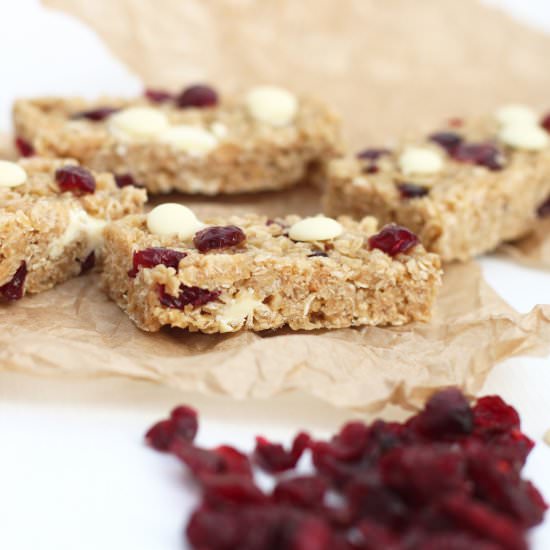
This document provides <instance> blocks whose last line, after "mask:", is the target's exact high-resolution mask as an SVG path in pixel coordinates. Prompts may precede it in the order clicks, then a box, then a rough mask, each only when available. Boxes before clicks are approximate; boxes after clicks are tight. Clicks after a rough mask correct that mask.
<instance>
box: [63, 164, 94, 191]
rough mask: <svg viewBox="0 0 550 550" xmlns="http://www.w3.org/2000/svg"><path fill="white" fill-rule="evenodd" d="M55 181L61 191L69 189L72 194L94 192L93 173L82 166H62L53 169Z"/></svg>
mask: <svg viewBox="0 0 550 550" xmlns="http://www.w3.org/2000/svg"><path fill="white" fill-rule="evenodd" d="M55 181H57V184H58V185H59V189H61V191H71V192H72V193H73V194H74V195H84V194H86V193H94V192H95V178H94V176H93V174H92V173H91V172H90V171H89V170H86V168H82V166H63V167H62V168H58V169H57V170H56V171H55Z"/></svg>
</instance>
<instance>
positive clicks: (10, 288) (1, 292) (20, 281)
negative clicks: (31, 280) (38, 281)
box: [0, 262, 27, 301]
mask: <svg viewBox="0 0 550 550" xmlns="http://www.w3.org/2000/svg"><path fill="white" fill-rule="evenodd" d="M26 278H27V264H26V262H21V265H20V266H19V267H18V268H17V271H16V272H15V274H14V276H13V277H12V278H11V280H10V281H8V282H7V283H6V284H5V285H2V286H0V296H1V297H2V298H4V299H5V300H9V301H13V300H20V299H21V298H23V294H24V290H25V279H26Z"/></svg>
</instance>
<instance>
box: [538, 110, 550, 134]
mask: <svg viewBox="0 0 550 550" xmlns="http://www.w3.org/2000/svg"><path fill="white" fill-rule="evenodd" d="M540 125H541V126H542V127H543V128H544V129H545V130H546V131H547V132H550V113H548V114H547V115H546V116H544V117H543V118H542V120H541V121H540Z"/></svg>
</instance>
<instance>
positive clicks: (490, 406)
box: [473, 395, 519, 435]
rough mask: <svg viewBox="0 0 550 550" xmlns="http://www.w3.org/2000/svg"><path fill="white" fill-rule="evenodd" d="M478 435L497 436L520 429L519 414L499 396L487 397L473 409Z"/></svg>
mask: <svg viewBox="0 0 550 550" xmlns="http://www.w3.org/2000/svg"><path fill="white" fill-rule="evenodd" d="M473 412H474V429H475V431H476V433H483V434H484V435H487V434H495V433H501V432H508V431H510V430H514V429H518V428H519V414H518V413H517V411H516V410H515V409H514V407H511V406H510V405H508V404H507V403H505V402H504V400H503V399H502V398H501V397H499V396H498V395H487V396H485V397H481V398H480V399H478V400H477V402H476V404H475V406H474V407H473Z"/></svg>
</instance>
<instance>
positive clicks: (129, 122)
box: [109, 107, 168, 140]
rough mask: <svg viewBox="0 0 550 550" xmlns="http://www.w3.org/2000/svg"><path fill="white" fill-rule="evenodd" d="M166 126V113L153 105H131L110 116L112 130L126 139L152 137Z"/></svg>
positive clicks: (116, 135)
mask: <svg viewBox="0 0 550 550" xmlns="http://www.w3.org/2000/svg"><path fill="white" fill-rule="evenodd" d="M166 128H168V119H167V118H166V115H165V114H164V113H163V112H162V111H159V110H158V109H153V108H152V107H129V108H127V109H124V110H122V111H120V112H118V113H115V114H114V115H112V116H111V117H109V129H110V131H111V132H112V133H113V135H115V137H117V138H120V139H124V140H140V139H150V138H153V137H155V136H157V135H158V134H160V133H161V132H162V131H163V130H166Z"/></svg>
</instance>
